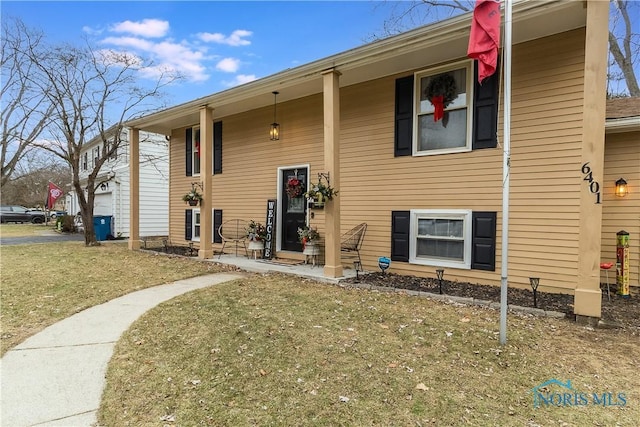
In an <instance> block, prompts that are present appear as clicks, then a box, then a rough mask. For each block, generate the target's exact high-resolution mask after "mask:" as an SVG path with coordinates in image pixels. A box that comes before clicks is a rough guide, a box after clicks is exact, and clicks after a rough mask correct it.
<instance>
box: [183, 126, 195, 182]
mask: <svg viewBox="0 0 640 427" xmlns="http://www.w3.org/2000/svg"><path fill="white" fill-rule="evenodd" d="M191 132H192V129H191V128H187V131H186V132H185V137H184V139H185V140H186V144H185V153H186V161H187V163H186V170H187V176H191V175H193V158H192V157H193V147H192V145H191Z"/></svg>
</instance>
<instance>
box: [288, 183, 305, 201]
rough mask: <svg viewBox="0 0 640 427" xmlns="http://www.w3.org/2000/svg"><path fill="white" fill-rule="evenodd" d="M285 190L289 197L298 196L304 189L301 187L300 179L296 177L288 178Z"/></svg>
mask: <svg viewBox="0 0 640 427" xmlns="http://www.w3.org/2000/svg"><path fill="white" fill-rule="evenodd" d="M286 192H287V195H288V196H289V198H291V199H293V198H294V197H298V196H300V195H301V194H302V193H303V192H304V189H303V188H302V181H300V180H299V179H298V178H289V180H288V181H287V188H286Z"/></svg>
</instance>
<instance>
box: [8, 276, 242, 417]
mask: <svg viewBox="0 0 640 427" xmlns="http://www.w3.org/2000/svg"><path fill="white" fill-rule="evenodd" d="M241 277H243V275H242V274H241V273H217V274H211V275H207V276H201V277H194V278H191V279H185V280H179V281H177V282H173V283H169V284H166V285H160V286H155V287H152V288H148V289H144V290H141V291H138V292H133V293H131V294H127V295H124V296H122V297H119V298H116V299H114V300H112V301H109V302H107V303H104V304H101V305H99V306H95V307H92V308H89V309H87V310H84V311H82V312H80V313H77V314H75V315H73V316H71V317H69V318H67V319H64V320H61V321H60V322H58V323H55V324H53V325H51V326H50V327H48V328H46V329H45V330H43V331H42V332H40V333H38V334H36V335H34V336H32V337H31V338H29V339H27V340H26V341H24V342H23V343H22V344H20V345H18V346H16V347H15V348H13V349H12V350H10V351H8V352H7V353H6V354H5V355H4V357H3V358H2V360H1V361H0V393H1V395H0V401H1V404H0V425H2V426H4V427H14V426H15V427H18V426H20V427H22V426H65V427H69V426H74V427H75V426H83V427H84V426H86V427H89V426H91V425H92V424H94V423H96V422H97V418H96V414H97V410H98V407H99V405H100V399H101V397H102V390H103V388H104V386H105V374H106V370H107V364H108V363H109V360H110V359H111V356H112V354H113V349H114V346H115V343H116V341H118V339H119V338H120V336H121V335H122V333H124V331H126V330H127V329H128V328H129V326H130V325H131V324H132V323H133V322H134V321H135V320H136V319H138V318H139V317H140V316H141V315H142V314H144V313H145V312H146V311H147V310H149V309H151V308H153V307H155V306H156V305H158V304H160V303H162V302H164V301H167V300H169V299H171V298H174V297H176V296H178V295H181V294H183V293H186V292H189V291H193V290H196V289H201V288H205V287H208V286H212V285H215V284H219V283H222V282H226V281H229V280H234V279H238V278H241Z"/></svg>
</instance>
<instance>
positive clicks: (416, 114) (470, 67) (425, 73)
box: [412, 59, 475, 157]
mask: <svg viewBox="0 0 640 427" xmlns="http://www.w3.org/2000/svg"><path fill="white" fill-rule="evenodd" d="M463 68H464V69H466V80H467V81H466V85H467V91H466V96H467V103H466V107H465V108H466V110H467V132H466V140H465V145H464V146H462V147H453V148H441V149H437V150H418V145H419V143H420V141H419V140H418V128H419V125H420V120H419V118H420V116H421V115H424V114H429V112H426V113H422V112H421V109H420V91H421V87H420V81H421V79H422V78H423V77H429V76H432V75H435V74H440V73H443V72H446V71H455V70H459V69H463ZM473 73H474V64H473V61H471V60H469V59H465V60H461V61H456V62H452V63H449V64H447V65H442V66H439V67H433V68H425V69H424V70H421V71H417V72H415V73H414V74H413V118H412V120H413V147H412V154H413V156H415V157H418V156H434V155H437V154H449V153H463V152H467V151H471V150H472V145H473V144H472V139H473V110H474V105H473V104H474V102H473V101H474V95H473V91H474V88H475V83H474V79H473ZM461 109H462V108H451V106H450V107H448V108H446V109H445V111H453V110H456V111H457V110H461Z"/></svg>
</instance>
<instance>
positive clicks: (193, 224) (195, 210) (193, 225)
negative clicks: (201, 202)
mask: <svg viewBox="0 0 640 427" xmlns="http://www.w3.org/2000/svg"><path fill="white" fill-rule="evenodd" d="M196 214H198V215H200V208H193V209H191V241H192V242H199V241H200V237H201V235H202V233H201V231H202V221H198V228H199V232H198V237H196Z"/></svg>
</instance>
